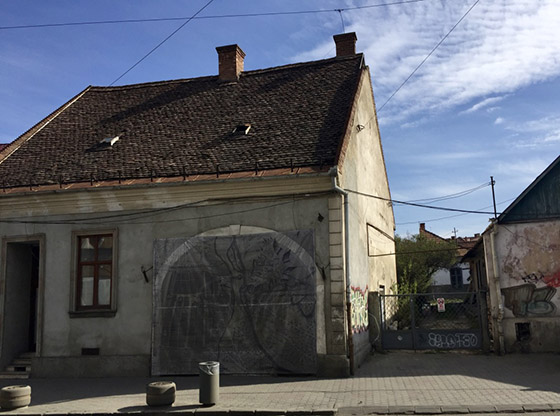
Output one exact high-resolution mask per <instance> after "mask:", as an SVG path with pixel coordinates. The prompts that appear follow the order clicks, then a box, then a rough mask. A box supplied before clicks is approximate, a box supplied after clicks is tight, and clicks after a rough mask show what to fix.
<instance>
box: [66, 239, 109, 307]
mask: <svg viewBox="0 0 560 416" xmlns="http://www.w3.org/2000/svg"><path fill="white" fill-rule="evenodd" d="M74 241H75V259H76V271H75V285H74V286H75V297H74V305H73V309H74V311H76V312H88V311H90V312H97V311H99V312H104V311H107V312H111V311H115V310H116V299H115V296H116V276H115V269H116V268H115V263H116V258H115V257H116V232H115V231H109V232H103V233H99V234H94V233H75V240H74Z"/></svg>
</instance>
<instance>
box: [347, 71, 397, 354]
mask: <svg viewBox="0 0 560 416" xmlns="http://www.w3.org/2000/svg"><path fill="white" fill-rule="evenodd" d="M373 108H374V102H373V93H372V90H371V81H370V77H369V70H367V69H366V70H365V71H364V78H363V82H362V83H361V85H360V90H359V93H358V101H357V106H356V111H355V113H354V115H353V120H352V122H351V138H350V140H349V141H348V147H347V148H346V149H345V157H344V162H343V165H342V171H341V174H342V178H341V185H342V187H343V188H344V189H348V190H351V191H358V192H360V193H362V194H368V195H373V196H378V197H381V198H384V199H385V200H382V199H377V198H374V197H370V196H364V195H359V194H356V193H353V192H350V193H349V195H348V198H349V205H350V212H349V228H350V229H349V231H348V233H349V240H350V250H349V253H350V258H351V261H350V270H349V279H350V282H349V284H350V292H351V299H352V329H353V333H354V350H355V351H354V354H355V357H356V360H355V365H359V364H360V362H362V361H363V359H364V358H365V356H366V355H367V354H368V353H369V352H370V349H371V344H370V341H369V335H368V328H369V326H370V325H373V326H375V325H377V324H378V323H376V322H370V319H369V318H370V317H369V315H368V307H367V299H368V292H369V291H378V290H379V288H380V287H381V286H383V287H384V288H385V292H386V293H389V291H390V288H391V287H392V286H393V285H394V284H395V283H396V265H395V258H394V256H380V257H375V256H376V255H380V254H387V253H394V251H395V244H394V240H393V239H392V237H393V236H394V217H393V209H392V206H391V204H390V202H388V201H387V200H388V199H390V198H391V196H390V193H389V185H388V181H387V174H386V169H385V162H384V159H383V150H382V146H381V140H380V137H379V130H378V127H377V119H376V117H375V113H374V112H373Z"/></svg>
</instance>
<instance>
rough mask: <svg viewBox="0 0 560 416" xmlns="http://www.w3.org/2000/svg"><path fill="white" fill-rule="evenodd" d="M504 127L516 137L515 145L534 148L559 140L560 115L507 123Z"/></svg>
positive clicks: (554, 143)
mask: <svg viewBox="0 0 560 416" xmlns="http://www.w3.org/2000/svg"><path fill="white" fill-rule="evenodd" d="M505 127H506V128H507V129H508V130H510V131H512V132H513V133H514V135H515V137H516V142H515V146H516V147H519V148H536V147H542V146H547V145H556V144H557V143H558V142H560V116H559V115H549V116H546V117H542V118H539V119H536V120H530V121H525V122H519V121H518V122H515V123H511V122H510V123H507V125H505Z"/></svg>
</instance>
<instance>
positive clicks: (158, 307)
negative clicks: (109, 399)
mask: <svg viewBox="0 0 560 416" xmlns="http://www.w3.org/2000/svg"><path fill="white" fill-rule="evenodd" d="M334 38H335V43H336V50H337V52H336V54H337V56H336V57H335V58H331V59H324V60H320V61H313V62H306V63H298V64H292V65H286V66H281V67H275V68H268V69H261V70H254V71H243V59H244V56H245V54H244V53H243V51H242V50H241V49H240V48H239V47H238V46H237V45H229V46H224V47H219V48H217V51H218V55H219V75H218V76H206V77H201V78H193V79H182V80H175V81H162V82H151V83H146V84H136V85H125V86H116V87H91V86H90V87H88V88H86V89H85V90H84V91H82V92H81V93H79V94H78V95H77V96H75V97H74V98H72V99H71V100H70V101H69V102H67V103H66V104H64V105H63V106H62V107H60V108H59V109H58V110H56V111H54V112H53V113H52V114H51V115H49V116H48V117H46V118H45V119H44V120H42V121H40V122H39V123H37V124H36V125H35V126H34V127H32V128H31V129H30V130H29V131H27V132H26V133H24V134H23V135H22V136H20V137H19V138H18V139H16V140H15V141H14V142H12V143H11V144H10V145H9V146H8V147H6V148H5V149H4V150H3V151H2V152H1V153H0V177H1V178H2V179H3V184H2V186H3V190H2V191H1V192H0V237H1V238H2V251H1V252H0V265H1V267H0V273H1V274H0V311H2V314H1V316H0V324H1V326H0V348H1V350H0V366H2V367H4V366H7V365H8V364H9V363H10V362H12V361H13V360H14V359H15V358H16V357H18V356H19V355H21V354H22V353H25V352H29V351H31V352H32V354H31V355H32V369H31V374H32V375H36V376H47V375H48V376H111V375H118V376H131V375H148V374H150V373H151V374H153V375H160V374H194V373H198V362H200V361H205V360H218V361H220V364H221V370H222V372H225V373H251V374H258V373H264V374H276V373H303V374H309V373H311V374H315V373H316V374H321V375H344V374H348V373H349V372H351V371H352V369H353V367H355V366H357V365H359V364H360V362H361V361H362V360H363V359H364V358H365V357H366V356H367V354H368V353H369V352H370V349H371V344H370V343H369V339H368V309H367V307H368V305H367V299H368V292H369V291H377V290H379V288H380V287H381V288H382V287H387V288H389V287H391V286H392V285H393V284H394V283H395V282H396V271H395V260H394V258H393V257H392V256H381V257H374V256H373V254H379V253H392V252H394V241H393V240H392V239H391V237H390V236H391V235H393V233H394V217H393V211H392V207H391V205H390V204H389V203H387V202H386V200H387V199H390V193H389V186H388V181H387V176H386V171H385V163H384V159H383V152H382V147H381V141H380V137H379V130H378V126H377V118H376V113H375V104H374V99H373V94H372V86H371V80H370V74H369V69H368V67H367V66H366V65H365V63H364V57H363V55H362V54H356V52H355V42H356V35H355V34H354V33H349V34H343V35H337V36H335V37H334ZM370 194H371V195H374V196H376V197H381V198H384V199H379V198H371V197H368V196H367V195H370Z"/></svg>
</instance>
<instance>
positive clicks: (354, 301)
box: [350, 286, 368, 334]
mask: <svg viewBox="0 0 560 416" xmlns="http://www.w3.org/2000/svg"><path fill="white" fill-rule="evenodd" d="M350 304H351V310H352V332H353V333H354V334H359V333H361V332H364V331H366V330H367V328H368V287H367V286H366V288H365V289H364V290H362V289H360V288H359V287H354V286H350Z"/></svg>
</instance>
